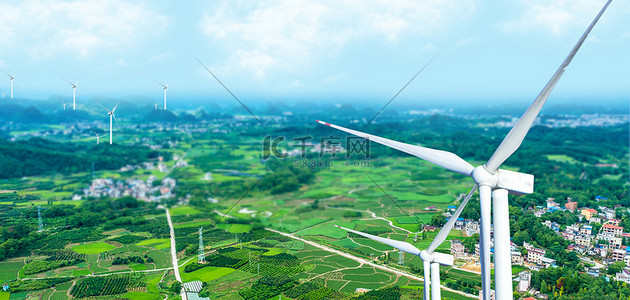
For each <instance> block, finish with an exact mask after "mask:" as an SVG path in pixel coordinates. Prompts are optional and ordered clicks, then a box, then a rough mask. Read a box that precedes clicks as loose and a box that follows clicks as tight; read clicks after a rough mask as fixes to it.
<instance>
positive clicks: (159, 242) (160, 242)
mask: <svg viewBox="0 0 630 300" xmlns="http://www.w3.org/2000/svg"><path fill="white" fill-rule="evenodd" d="M136 246H149V247H153V248H155V249H158V250H159V249H165V248H169V247H171V240H170V239H148V240H144V241H140V242H138V243H136Z"/></svg>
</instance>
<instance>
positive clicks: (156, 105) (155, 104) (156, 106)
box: [153, 101, 158, 110]
mask: <svg viewBox="0 0 630 300" xmlns="http://www.w3.org/2000/svg"><path fill="white" fill-rule="evenodd" d="M153 105H154V106H155V110H157V108H158V104H157V102H155V101H153Z"/></svg>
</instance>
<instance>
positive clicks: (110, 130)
mask: <svg viewBox="0 0 630 300" xmlns="http://www.w3.org/2000/svg"><path fill="white" fill-rule="evenodd" d="M98 105H100V106H101V107H103V108H104V109H106V110H107V112H108V113H107V114H108V115H109V144H110V145H111V144H112V138H113V136H114V135H113V126H112V125H113V124H112V119H113V120H114V121H116V127H118V131H120V126H118V120H116V115H114V112H115V111H116V107H118V103H116V105H115V106H114V108H113V109H112V110H109V108H107V107H105V106H103V105H102V104H100V103H99V104H98ZM97 143H98V142H97Z"/></svg>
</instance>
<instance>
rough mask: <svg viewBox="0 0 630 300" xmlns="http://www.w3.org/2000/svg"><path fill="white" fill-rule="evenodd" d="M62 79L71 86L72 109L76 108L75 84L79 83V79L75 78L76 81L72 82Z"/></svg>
mask: <svg viewBox="0 0 630 300" xmlns="http://www.w3.org/2000/svg"><path fill="white" fill-rule="evenodd" d="M64 81H65V82H67V83H69V84H70V86H72V110H76V108H77V103H76V100H77V86H78V85H79V81H78V80H77V82H76V83H72V82H70V81H68V80H65V79H64Z"/></svg>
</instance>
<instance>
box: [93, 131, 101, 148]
mask: <svg viewBox="0 0 630 300" xmlns="http://www.w3.org/2000/svg"><path fill="white" fill-rule="evenodd" d="M92 132H94V135H95V136H96V144H97V145H98V144H100V142H101V136H100V135H98V133H96V131H94V130H92Z"/></svg>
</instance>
